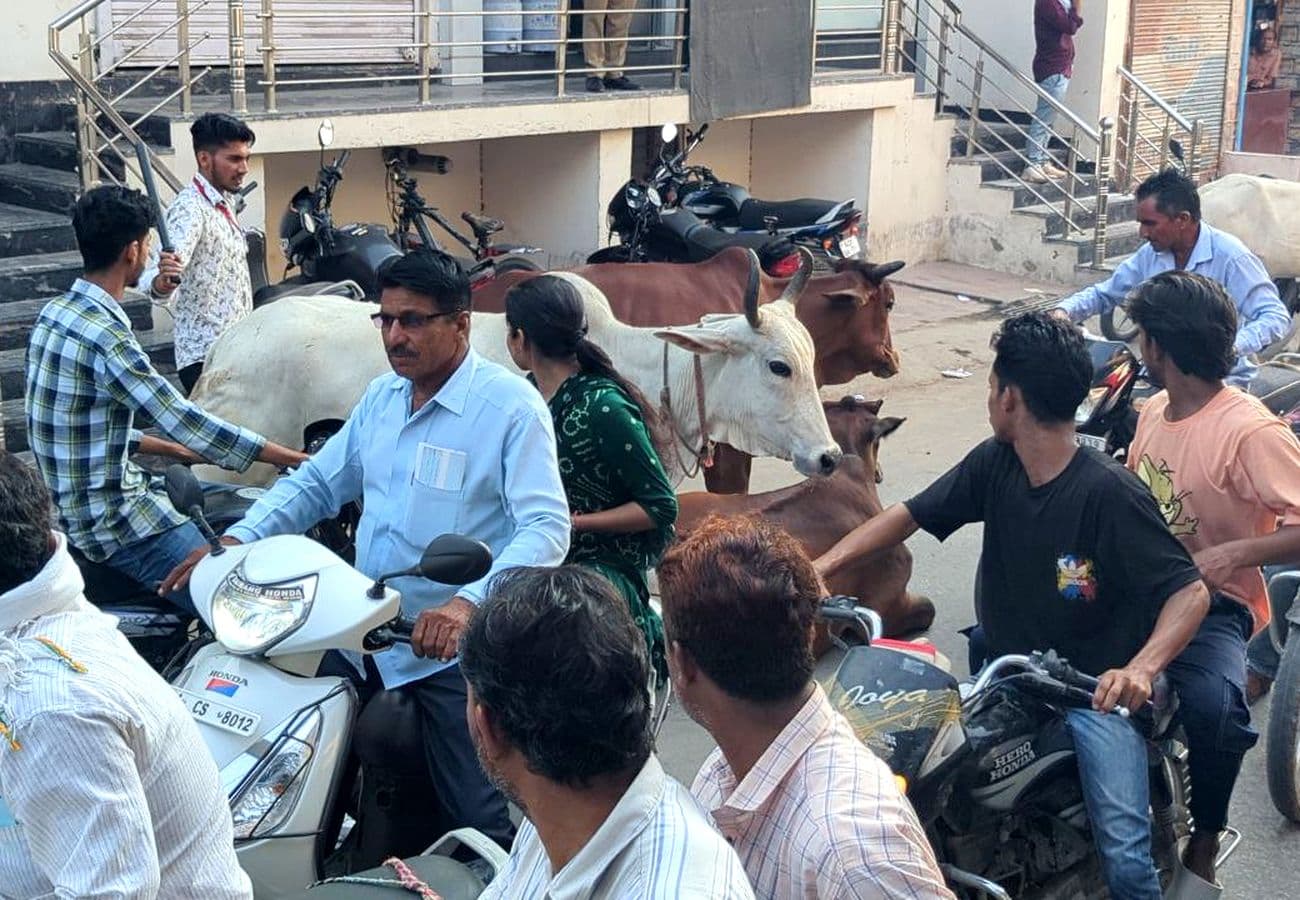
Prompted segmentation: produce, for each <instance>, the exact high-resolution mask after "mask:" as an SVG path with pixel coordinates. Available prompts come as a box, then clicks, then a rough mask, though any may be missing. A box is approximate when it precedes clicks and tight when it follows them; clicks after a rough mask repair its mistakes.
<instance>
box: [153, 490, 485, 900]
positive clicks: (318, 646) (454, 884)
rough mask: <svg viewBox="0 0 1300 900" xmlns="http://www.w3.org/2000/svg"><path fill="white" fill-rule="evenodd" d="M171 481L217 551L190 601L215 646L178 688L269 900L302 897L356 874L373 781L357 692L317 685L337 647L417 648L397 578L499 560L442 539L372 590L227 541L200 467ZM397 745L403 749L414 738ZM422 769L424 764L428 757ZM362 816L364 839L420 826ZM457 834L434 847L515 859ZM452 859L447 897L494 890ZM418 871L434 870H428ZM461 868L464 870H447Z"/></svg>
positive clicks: (340, 683) (480, 838)
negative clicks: (357, 742)
mask: <svg viewBox="0 0 1300 900" xmlns="http://www.w3.org/2000/svg"><path fill="white" fill-rule="evenodd" d="M166 484H167V492H168V495H169V497H170V498H171V501H172V503H173V504H174V505H175V506H176V508H177V509H181V510H185V511H186V512H187V513H188V514H189V515H190V517H191V518H192V519H193V520H194V521H195V523H196V524H197V525H198V526H199V527H200V529H202V530H203V532H204V534H205V535H206V536H207V538H208V541H209V543H210V544H211V546H212V553H211V554H210V555H209V556H207V557H205V558H204V559H203V560H202V561H201V562H200V563H199V564H198V565H197V566H196V567H195V569H194V572H193V575H192V577H191V581H190V585H191V587H190V593H191V596H192V597H193V599H194V603H195V606H196V607H197V608H198V613H199V615H200V616H201V617H202V619H203V620H204V621H205V622H206V623H207V624H208V627H209V628H210V629H211V630H212V633H213V634H214V635H215V636H216V641H215V643H211V644H208V645H207V646H205V647H203V648H202V649H200V650H199V651H198V652H197V653H195V655H194V656H193V658H192V659H191V660H190V661H189V663H188V664H187V665H186V666H185V667H184V668H183V669H182V671H181V672H180V674H179V675H178V676H177V678H176V680H175V682H174V683H173V686H174V688H175V690H176V693H177V694H179V695H180V697H181V699H182V700H183V701H184V703H185V705H186V707H187V708H188V709H189V711H190V714H191V715H193V717H194V719H195V721H196V722H197V723H198V726H199V731H200V733H201V734H202V735H203V739H204V742H205V743H206V744H207V746H208V749H209V750H211V752H212V755H213V757H214V758H215V759H216V762H217V767H218V769H220V771H221V778H222V784H223V787H224V788H225V790H226V792H227V795H228V796H229V798H230V811H231V816H232V818H233V820H234V827H235V848H236V851H237V853H238V856H239V863H240V865H241V866H242V867H243V869H244V871H245V872H247V873H248V876H249V878H250V879H251V880H252V882H253V888H254V891H255V892H256V895H257V897H258V898H259V900H268V898H281V897H289V896H293V895H297V894H299V893H300V892H302V891H303V890H304V889H305V888H307V886H308V885H310V884H312V883H314V882H317V881H319V880H321V879H324V878H326V877H327V876H331V875H336V874H341V872H340V870H342V872H346V871H348V870H349V869H350V868H351V866H350V865H348V864H347V862H346V859H344V860H341V856H342V854H340V852H339V848H340V833H341V832H342V831H344V830H346V829H345V828H344V826H343V823H344V821H345V813H346V812H348V811H349V805H350V803H351V802H352V800H353V798H354V796H357V795H355V794H354V792H353V788H354V787H355V786H356V785H357V783H358V779H360V780H361V781H362V782H364V781H365V779H366V773H365V772H364V771H361V772H359V771H358V770H359V769H361V768H363V767H362V765H361V764H359V763H358V762H357V753H354V752H353V749H354V748H353V747H352V743H353V738H354V728H355V726H356V725H357V721H358V716H359V715H360V714H361V704H360V703H359V702H358V698H357V691H356V688H355V687H354V685H353V683H352V681H350V680H349V678H348V677H346V675H343V674H340V675H336V676H327V677H318V675H317V673H318V671H319V669H320V666H321V662H322V660H323V659H324V658H325V655H326V654H327V653H328V652H329V651H331V650H339V651H353V652H355V653H359V654H372V653H377V652H380V651H383V650H386V649H388V648H389V647H391V646H393V645H394V644H395V643H398V642H402V641H409V640H410V635H411V628H412V627H413V625H414V621H413V620H411V619H407V618H403V617H402V616H401V599H402V598H401V594H400V593H399V592H397V591H395V590H393V589H392V588H390V587H388V586H387V585H386V584H385V581H386V580H388V579H391V578H397V577H401V576H412V575H414V576H420V577H424V578H428V579H430V580H432V581H438V582H442V583H447V584H465V583H468V582H471V581H474V580H476V579H478V578H481V577H482V576H483V575H484V574H486V572H487V571H488V569H489V568H490V566H491V563H492V554H491V551H490V550H489V549H488V548H487V546H486V545H484V544H482V543H481V542H479V541H475V540H472V539H470V538H465V537H460V536H458V535H443V536H441V537H439V538H437V539H435V540H434V541H433V542H432V543H431V544H429V546H428V548H427V549H426V550H425V552H424V555H423V557H422V558H421V560H420V562H419V564H418V565H416V566H414V567H412V568H411V569H410V570H407V571H404V572H394V573H392V574H390V575H387V576H385V577H384V578H381V579H379V580H378V581H373V582H372V581H371V579H369V578H367V577H366V576H364V575H362V574H361V573H360V572H358V571H357V570H356V569H353V568H352V567H351V566H349V565H348V564H347V563H345V562H344V561H343V560H341V559H340V558H339V557H338V556H336V555H335V554H333V553H332V552H330V551H329V550H328V549H326V548H325V547H323V546H321V545H320V544H318V543H316V542H315V541H312V540H310V539H309V538H306V537H301V536H298V535H281V536H277V537H271V538H266V539H265V540H260V541H255V542H253V543H251V544H246V545H239V546H232V547H226V546H223V545H221V544H220V543H219V542H218V541H217V537H216V535H215V534H214V533H213V532H212V530H211V528H209V527H208V525H207V523H206V522H205V521H204V519H203V494H202V491H201V489H200V488H199V485H198V482H197V480H195V478H194V476H193V475H192V474H190V472H189V470H188V469H186V468H184V467H183V466H174V467H172V468H171V469H169V470H168V472H167V477H166ZM378 696H379V697H381V698H386V697H387V696H388V695H387V692H386V693H381V694H380V695H378ZM368 710H369V707H367V711H368ZM379 715H380V716H381V717H382V720H383V721H382V723H381V727H383V725H384V724H387V725H388V726H389V727H393V726H396V730H401V731H409V730H410V729H408V728H405V727H402V726H401V725H398V722H400V721H404V722H410V721H411V719H410V718H409V717H406V718H405V719H403V718H402V717H401V716H400V715H399V716H398V717H397V720H396V721H394V719H392V718H389V716H390V711H389V710H388V709H385V710H384V711H382V712H381V713H379ZM395 737H396V738H397V739H398V742H399V743H400V740H401V739H403V737H409V735H406V736H404V735H396V736H395ZM416 740H417V741H418V732H417V733H416ZM363 756H364V754H363ZM405 762H406V765H408V766H409V765H410V761H409V760H407V761H405ZM418 765H420V766H423V759H422V758H419V759H418ZM360 793H362V794H363V793H364V789H363V790H362V791H361V792H360ZM428 799H429V798H427V797H424V798H420V805H418V806H416V807H415V809H416V810H418V811H419V812H420V813H423V812H424V811H425V810H431V809H432V806H433V805H432V804H431V803H428V802H427V801H428ZM361 808H362V810H364V811H358V810H357V809H355V808H353V809H351V812H352V813H353V814H354V815H355V816H356V825H355V830H357V831H360V832H365V831H366V830H367V826H369V830H370V833H371V834H372V835H373V834H379V835H384V836H385V837H387V836H388V835H391V834H393V833H400V831H401V830H402V829H405V830H407V831H409V830H411V829H410V825H411V822H410V821H409V820H408V821H406V822H401V823H398V824H399V825H400V826H401V828H399V829H394V828H392V827H389V828H385V827H384V825H383V823H375V822H368V821H367V818H366V816H365V812H370V811H373V810H374V809H375V807H374V805H373V804H371V805H369V806H367V805H366V804H365V803H364V802H362V804H361ZM382 812H383V811H382V809H381V810H380V812H378V813H375V814H374V816H372V817H378V816H382ZM424 818H426V819H427V818H428V816H427V815H425V816H424ZM420 824H421V825H423V824H425V823H424V822H421V823H420ZM376 826H378V827H376ZM452 836H453V837H454V838H455V840H454V841H440V842H438V844H437V845H436V847H435V848H430V851H426V852H432V851H433V850H434V849H437V850H438V851H439V852H444V851H446V850H447V849H448V848H449V845H450V844H452V843H456V842H459V843H460V844H463V845H465V846H466V847H468V848H469V849H470V850H472V851H473V852H474V853H476V854H478V855H479V856H480V857H482V858H483V859H485V860H486V861H487V863H488V865H489V867H490V869H491V871H492V872H494V873H495V872H496V871H499V869H500V867H501V866H502V865H504V863H505V859H506V854H505V853H504V851H502V850H501V849H500V848H499V847H498V846H497V845H496V844H495V843H494V842H492V841H491V840H490V839H488V838H487V837H486V836H484V835H482V834H480V833H478V832H475V831H472V830H469V829H463V830H460V831H457V832H453V833H452ZM426 845H427V844H422V845H421V846H426ZM390 852H393V848H391V847H383V848H380V856H381V858H379V859H373V860H370V861H367V862H366V863H365V864H364V865H361V866H359V867H360V868H364V867H366V866H369V865H377V864H378V863H379V862H380V861H382V855H387V854H388V853H390ZM410 852H417V851H416V850H411V851H410ZM395 855H399V856H400V855H402V851H400V850H399V851H396V853H395ZM440 863H441V864H440V865H438V866H433V867H432V869H434V870H436V871H437V872H438V873H439V876H440V877H441V878H443V879H444V883H443V884H442V886H440V885H439V884H438V883H431V886H432V887H433V888H434V889H435V890H437V891H439V892H440V893H442V894H444V896H457V897H473V896H476V895H477V891H481V890H482V887H483V881H482V880H481V879H479V878H478V877H477V876H476V875H475V874H474V873H472V872H470V870H469V869H468V868H467V867H465V866H461V865H460V864H459V863H453V862H452V861H451V860H449V859H446V858H445V857H444V858H442V859H441V861H440ZM412 867H413V868H414V869H415V870H416V871H417V872H423V871H428V870H429V867H422V866H420V865H419V864H418V862H417V863H415V864H414V865H413V866H412ZM449 867H450V868H451V869H457V870H459V871H452V872H450V874H448V869H449ZM489 880H490V879H489ZM446 882H450V884H448V883H446ZM312 896H315V893H314V892H313V894H312Z"/></svg>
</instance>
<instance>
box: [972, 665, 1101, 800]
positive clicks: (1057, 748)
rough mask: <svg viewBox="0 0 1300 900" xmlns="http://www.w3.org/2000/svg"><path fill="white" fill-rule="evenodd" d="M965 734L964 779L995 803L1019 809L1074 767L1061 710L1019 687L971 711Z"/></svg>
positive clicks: (1001, 692)
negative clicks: (1018, 689)
mask: <svg viewBox="0 0 1300 900" xmlns="http://www.w3.org/2000/svg"><path fill="white" fill-rule="evenodd" d="M966 737H967V740H968V741H969V742H970V746H971V751H972V752H971V754H970V756H969V757H968V758H967V761H966V763H965V766H964V771H963V774H962V780H963V782H964V783H965V784H967V785H968V786H969V790H970V796H971V798H972V799H973V800H974V801H975V802H977V803H979V804H981V805H983V806H986V807H989V808H990V809H996V810H1000V811H1008V810H1011V809H1014V808H1016V807H1018V806H1020V805H1022V804H1023V803H1024V802H1025V798H1026V797H1027V796H1029V795H1030V794H1031V793H1032V792H1034V791H1035V790H1038V789H1041V788H1043V787H1045V786H1046V785H1047V784H1048V783H1049V782H1052V781H1054V780H1055V779H1056V778H1057V777H1058V776H1060V775H1061V774H1062V773H1063V772H1069V771H1072V770H1073V769H1074V767H1075V759H1074V744H1073V743H1072V742H1071V740H1070V733H1069V731H1068V730H1067V728H1066V724H1065V719H1064V717H1063V716H1062V715H1061V713H1060V712H1058V711H1057V710H1055V709H1053V708H1051V707H1049V706H1047V705H1046V704H1045V703H1043V702H1042V701H1041V700H1037V699H1035V698H1033V697H1030V696H1027V695H1025V694H1023V693H1020V692H1018V691H1016V690H1014V689H1007V690H999V691H997V692H996V693H994V694H992V695H990V696H989V698H988V699H987V701H985V702H983V703H981V704H980V706H979V707H978V708H977V709H976V710H974V711H973V712H972V713H971V714H970V715H969V716H968V717H967V720H966Z"/></svg>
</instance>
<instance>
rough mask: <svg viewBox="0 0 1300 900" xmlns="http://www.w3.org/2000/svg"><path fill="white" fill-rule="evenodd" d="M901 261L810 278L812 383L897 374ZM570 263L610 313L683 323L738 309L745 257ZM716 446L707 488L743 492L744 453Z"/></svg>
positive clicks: (479, 302)
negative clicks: (895, 320)
mask: <svg viewBox="0 0 1300 900" xmlns="http://www.w3.org/2000/svg"><path fill="white" fill-rule="evenodd" d="M903 265H904V264H903V263H902V262H891V263H885V264H883V265H872V264H871V263H866V262H862V261H861V260H856V259H852V260H841V261H840V262H839V263H838V264H837V265H836V271H835V272H833V273H830V274H826V275H818V276H815V277H813V278H811V279H809V281H808V286H807V287H806V288H805V289H804V292H803V294H801V295H800V297H799V300H798V302H797V303H796V306H795V312H796V315H798V317H799V321H800V322H802V323H803V324H804V327H805V328H807V329H808V333H809V334H810V335H812V339H813V348H814V350H815V352H816V364H815V368H814V372H813V375H814V377H815V378H816V380H817V385H818V387H821V386H823V385H828V384H844V383H846V382H849V381H852V380H853V379H854V378H857V377H858V376H859V375H863V374H866V373H870V374H872V375H875V376H877V377H878V378H889V377H890V376H891V375H895V374H897V372H898V365H899V359H898V353H897V352H896V351H895V350H894V345H893V339H892V338H891V336H890V333H889V311H890V310H891V309H893V308H894V289H893V286H892V285H890V284H889V282H888V281H886V280H885V279H887V278H888V277H889V276H890V275H892V274H894V273H895V272H897V271H898V270H899V269H901V268H902V267H903ZM574 271H575V272H577V273H578V274H579V275H582V276H583V277H584V278H586V279H588V280H589V281H591V282H592V283H593V284H595V285H596V287H598V288H600V289H601V290H602V291H603V292H604V293H605V296H606V297H607V298H608V299H609V305H610V308H611V309H613V311H614V315H615V316H617V317H618V319H619V320H620V321H622V322H625V323H627V324H628V325H689V324H693V323H695V322H697V321H699V318H700V316H702V315H705V314H706V313H727V312H731V313H740V312H744V300H745V286H746V284H747V280H748V277H749V259H748V257H747V256H746V251H745V250H743V249H741V248H739V247H729V248H727V249H726V250H723V251H722V252H721V253H719V254H718V255H717V256H715V257H713V258H712V259H709V260H706V261H705V262H701V263H691V264H678V263H601V264H597V265H589V266H581V267H579V268H577V269H574ZM532 277H534V273H528V272H508V273H505V274H503V275H501V276H500V277H498V278H496V279H494V280H493V281H490V282H488V283H487V284H485V285H484V286H483V287H482V288H480V289H479V290H476V291H475V292H474V308H475V309H476V310H481V311H483V312H503V311H504V310H505V293H506V291H507V290H509V288H510V287H511V286H512V285H514V284H517V283H518V282H519V281H522V280H524V279H526V278H532ZM787 283H788V279H777V278H772V277H770V276H768V275H766V274H764V275H763V277H762V286H761V292H760V295H759V299H760V302H763V303H767V302H769V301H771V300H775V299H776V298H777V297H779V296H781V292H782V290H784V288H785V285H786V284H787ZM718 451H719V452H718V454H717V458H716V460H715V464H714V466H713V468H711V469H708V470H707V471H706V472H705V481H706V483H707V484H708V487H709V490H710V491H712V492H715V493H723V494H729V493H744V492H745V491H746V490H748V489H749V471H750V457H749V456H748V455H746V454H744V453H740V452H739V451H736V450H733V449H732V448H730V447H726V446H722V447H719V448H718Z"/></svg>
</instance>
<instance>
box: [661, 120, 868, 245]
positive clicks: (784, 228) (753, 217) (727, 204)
mask: <svg viewBox="0 0 1300 900" xmlns="http://www.w3.org/2000/svg"><path fill="white" fill-rule="evenodd" d="M708 130H709V126H708V125H707V124H705V125H702V126H700V130H699V131H697V132H694V133H692V132H690V131H687V132H686V145H685V147H683V149H682V150H681V151H680V152H679V153H677V154H676V155H674V156H671V157H669V156H668V155H667V153H665V154H664V155H663V156H662V157H661V161H660V167H659V168H658V169H656V171H655V174H654V175H653V176H652V183H654V184H656V186H658V187H659V191H660V193H662V194H663V195H664V196H665V197H667V198H668V204H669V205H670V206H672V205H674V204H675V205H677V206H678V207H680V208H681V209H684V210H688V211H689V212H691V213H694V214H695V215H696V216H698V217H699V218H700V220H701V221H703V222H706V223H708V224H709V225H712V226H713V227H714V228H717V229H720V230H722V231H725V232H727V233H729V234H753V235H761V234H768V235H781V236H782V237H787V238H789V239H790V240H791V241H793V242H794V243H795V244H796V245H797V246H800V247H806V248H807V249H808V250H809V252H811V253H812V254H813V261H814V263H816V264H818V265H819V266H821V267H822V268H829V267H831V266H832V265H833V264H834V263H835V261H837V260H840V259H855V258H857V257H859V256H860V255H861V254H862V233H861V224H862V210H860V209H858V208H857V202H856V201H855V200H854V199H853V198H849V199H848V200H820V199H816V198H811V197H804V198H801V199H799V200H760V199H758V198H757V197H753V196H751V195H750V193H749V191H748V189H746V188H745V187H744V186H743V185H739V184H735V183H734V182H730V181H723V180H722V179H720V178H718V176H717V175H715V174H714V173H713V170H712V169H710V168H709V167H707V166H698V165H691V166H688V165H686V160H687V158H688V157H689V156H690V154H691V152H692V151H693V150H695V148H696V147H698V146H699V145H700V143H701V142H702V141H703V140H704V135H705V133H706V132H708ZM676 138H677V129H676V127H675V126H672V125H667V126H665V127H664V131H663V139H664V146H665V150H666V149H667V147H668V146H670V145H671V143H672V142H673V141H675V140H676Z"/></svg>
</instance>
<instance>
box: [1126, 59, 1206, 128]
mask: <svg viewBox="0 0 1300 900" xmlns="http://www.w3.org/2000/svg"><path fill="white" fill-rule="evenodd" d="M1119 74H1120V75H1121V76H1122V77H1123V78H1124V79H1125V80H1126V81H1128V82H1130V83H1131V84H1132V85H1133V86H1134V87H1135V88H1137V89H1138V90H1139V91H1141V92H1142V94H1143V96H1145V97H1146V98H1147V99H1148V100H1150V101H1151V102H1152V103H1154V104H1155V105H1156V106H1157V107H1159V109H1160V111H1161V112H1163V113H1164V114H1165V115H1167V116H1169V117H1170V118H1172V119H1173V120H1174V121H1175V122H1177V123H1178V124H1179V126H1180V127H1182V129H1183V130H1184V131H1191V130H1192V122H1191V121H1190V120H1189V119H1188V118H1187V117H1186V116H1184V115H1183V114H1182V113H1180V112H1179V111H1178V110H1176V109H1174V108H1173V107H1172V106H1170V105H1169V103H1168V102H1166V101H1165V100H1164V98H1162V97H1161V96H1160V95H1159V94H1157V93H1156V92H1155V91H1153V90H1151V88H1149V87H1147V86H1146V84H1145V83H1144V82H1143V81H1142V79H1141V78H1138V77H1137V76H1136V75H1134V74H1133V73H1132V72H1130V71H1129V70H1128V69H1126V68H1124V67H1123V66H1119Z"/></svg>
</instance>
